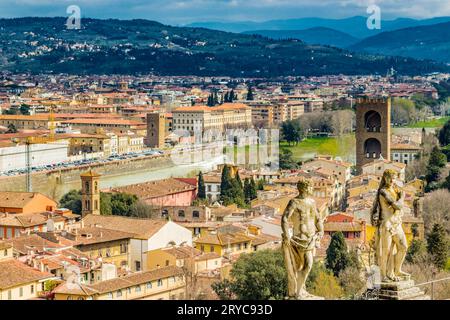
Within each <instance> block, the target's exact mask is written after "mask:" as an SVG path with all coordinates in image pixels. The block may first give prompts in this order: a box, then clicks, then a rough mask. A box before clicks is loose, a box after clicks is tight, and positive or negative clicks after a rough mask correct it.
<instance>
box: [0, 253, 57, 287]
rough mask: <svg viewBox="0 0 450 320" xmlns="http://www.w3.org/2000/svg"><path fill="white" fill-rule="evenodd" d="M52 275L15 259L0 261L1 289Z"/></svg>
mask: <svg viewBox="0 0 450 320" xmlns="http://www.w3.org/2000/svg"><path fill="white" fill-rule="evenodd" d="M52 277H53V275H52V274H51V273H47V272H41V271H39V270H35V269H33V268H31V267H29V266H27V265H26V264H24V263H22V262H19V261H17V260H15V259H7V260H1V261H0V289H2V290H4V289H8V288H11V287H15V286H19V285H24V284H27V283H30V282H35V281H39V280H44V279H48V278H52Z"/></svg>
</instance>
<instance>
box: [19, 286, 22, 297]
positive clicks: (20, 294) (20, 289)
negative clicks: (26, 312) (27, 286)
mask: <svg viewBox="0 0 450 320" xmlns="http://www.w3.org/2000/svg"><path fill="white" fill-rule="evenodd" d="M19 297H23V287H20V288H19Z"/></svg>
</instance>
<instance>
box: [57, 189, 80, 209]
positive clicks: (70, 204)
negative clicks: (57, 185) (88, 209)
mask: <svg viewBox="0 0 450 320" xmlns="http://www.w3.org/2000/svg"><path fill="white" fill-rule="evenodd" d="M59 205H60V206H61V207H62V208H66V209H69V210H71V211H72V212H73V213H75V214H81V191H80V190H70V191H69V192H67V193H66V194H65V195H63V196H62V198H61V200H59Z"/></svg>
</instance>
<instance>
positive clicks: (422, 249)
mask: <svg viewBox="0 0 450 320" xmlns="http://www.w3.org/2000/svg"><path fill="white" fill-rule="evenodd" d="M426 253H427V247H426V245H425V241H423V240H420V239H413V240H412V241H411V244H410V245H409V247H408V252H407V253H406V257H405V260H406V261H407V262H409V263H417V262H418V261H420V260H422V259H423V258H424V257H425V256H426Z"/></svg>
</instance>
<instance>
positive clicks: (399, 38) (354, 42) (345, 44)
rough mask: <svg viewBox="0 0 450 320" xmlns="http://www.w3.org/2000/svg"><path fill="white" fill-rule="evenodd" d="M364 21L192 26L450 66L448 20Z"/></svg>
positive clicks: (354, 19) (449, 18) (295, 20)
mask: <svg viewBox="0 0 450 320" xmlns="http://www.w3.org/2000/svg"><path fill="white" fill-rule="evenodd" d="M366 20H367V18H366V17H362V16H356V17H351V18H347V19H340V20H335V19H321V18H303V19H291V20H272V21H267V22H245V23H227V24H223V23H219V22H208V23H195V24H192V25H195V26H204V27H209V28H212V29H219V30H234V31H236V32H242V33H245V34H258V35H262V36H265V37H269V38H271V39H291V38H294V39H299V40H302V41H304V42H306V43H308V44H321V45H329V46H334V47H338V48H343V49H349V50H350V51H356V52H365V53H372V54H383V55H392V56H403V57H411V58H415V59H431V60H436V61H439V62H443V63H450V17H438V18H432V19H424V20H414V19H406V18H399V19H395V20H383V21H382V22H381V29H380V30H376V29H375V30H369V29H368V28H367V26H366ZM263 27H264V29H263ZM243 29H247V30H245V31H243Z"/></svg>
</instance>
